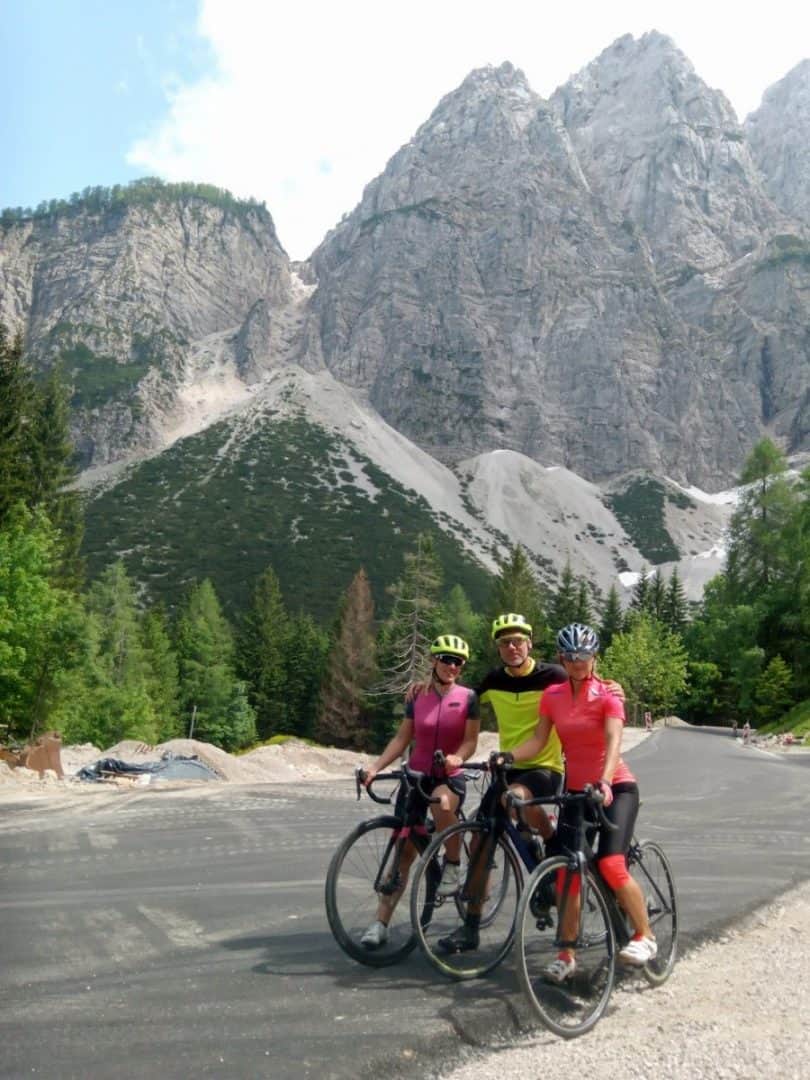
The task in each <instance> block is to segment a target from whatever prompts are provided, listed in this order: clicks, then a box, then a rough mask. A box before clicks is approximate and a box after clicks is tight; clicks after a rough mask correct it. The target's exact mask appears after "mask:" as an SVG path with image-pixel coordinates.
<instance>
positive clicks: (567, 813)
mask: <svg viewBox="0 0 810 1080" xmlns="http://www.w3.org/2000/svg"><path fill="white" fill-rule="evenodd" d="M638 808H639V793H638V784H635V783H633V782H631V781H626V782H624V783H620V784H614V785H613V802H612V803H611V804H610V806H607V807H605V817H606V818H607V819H608V821H612V822H613V824H614V825H617V826H618V828H616V829H599V844H598V846H597V849H596V858H597V859H604V858H605V856H606V855H626V854H627V852H628V849H629V847H630V841H631V840H632V839H633V830H634V829H635V827H636V818H637V817H638ZM578 812H579V808H578V807H577V806H570V807H569V806H564V807H563V808H562V810H561V812H560V820H559V822H558V824H557V835H556V837H555V845H554V847H555V851H557V850H560V849H561V848H562V847H566V848H571V847H573V846H574V844H575V843H576V830H575V823H576V821H577V814H578ZM596 830H597V826H596V825H593V826H591V827H589V828H588V830H587V832H586V836H587V839H588V843H589V844H593V841H594V837H595V835H596Z"/></svg>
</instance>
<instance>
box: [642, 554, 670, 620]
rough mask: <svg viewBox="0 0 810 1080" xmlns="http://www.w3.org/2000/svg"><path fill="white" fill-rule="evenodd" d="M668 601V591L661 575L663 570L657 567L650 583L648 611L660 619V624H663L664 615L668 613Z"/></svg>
mask: <svg viewBox="0 0 810 1080" xmlns="http://www.w3.org/2000/svg"><path fill="white" fill-rule="evenodd" d="M666 599H667V589H666V585H664V579H663V577H662V575H661V568H660V567H656V569H655V573H654V574H653V576H652V578H651V580H650V582H649V590H648V593H647V606H646V609H645V610H646V611H647V613H648V614H649V615H652V617H653V618H654V619H658V621H659V622H663V620H664V613H665V611H666Z"/></svg>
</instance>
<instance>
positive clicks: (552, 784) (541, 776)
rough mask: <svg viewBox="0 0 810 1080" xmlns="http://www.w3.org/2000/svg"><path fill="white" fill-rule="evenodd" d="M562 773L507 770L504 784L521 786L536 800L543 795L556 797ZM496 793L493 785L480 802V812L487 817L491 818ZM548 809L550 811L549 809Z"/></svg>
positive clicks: (539, 770) (551, 770)
mask: <svg viewBox="0 0 810 1080" xmlns="http://www.w3.org/2000/svg"><path fill="white" fill-rule="evenodd" d="M562 781H563V777H562V773H559V772H557V770H556V769H545V768H543V769H507V770H506V783H507V786H508V787H511V786H512V785H513V784H522V785H523V787H525V788H528V789H529V791H530V792H531V793H532V796H533V797H534V798H536V799H539V798H541V797H542V796H543V795H557V794H558V793H559V791H560V789H561V788H562ZM496 794H497V793H496V791H495V788H494V786H493V785H490V787H489V788H488V789H487V790H486V791H485V792H484V797H483V799H482V800H481V807H480V812H481V813H482V814H485V815H486V816H487V817H491V816H492V809H493V802H494V800H495V798H496ZM549 809H551V808H550V807H549Z"/></svg>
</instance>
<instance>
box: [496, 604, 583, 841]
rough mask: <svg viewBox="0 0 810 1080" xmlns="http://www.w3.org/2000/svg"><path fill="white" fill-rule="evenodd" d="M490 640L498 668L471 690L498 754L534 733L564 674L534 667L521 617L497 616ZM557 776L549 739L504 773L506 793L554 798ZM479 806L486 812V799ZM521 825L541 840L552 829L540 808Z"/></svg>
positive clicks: (555, 667)
mask: <svg viewBox="0 0 810 1080" xmlns="http://www.w3.org/2000/svg"><path fill="white" fill-rule="evenodd" d="M492 639H493V641H494V642H495V645H496V647H497V649H498V653H499V655H500V657H501V660H502V666H500V667H497V668H493V669H492V671H490V672H489V673H488V674H487V675H485V676H484V678H483V680H482V681H481V683H480V684H479V685H478V686H476V687H475V690H476V693H477V694H478V698H479V701H480V702H481V705H482V706H484V707H486V706H489V708H491V710H492V713H493V714H494V717H495V722H496V724H497V727H498V741H499V745H500V749H501V750H511V749H512V748H513V747H515V746H520V744H521V743H522V742H525V741H526V739H528V738H530V737H531V735H533V734H534V730H535V728H536V727H537V717H538V713H539V708H540V698H541V696H542V694H543V691H544V690H545V689H546V687H547V686H553V685H554V684H555V683H564V682H565V681H566V679H567V675H566V673H565V668H563V667H561V666H560V665H559V664H545V663H542V662H539V663H538V662H537V661H536V660H535V659H534V658H533V657H532V656H531V655H530V654H531V648H532V627H531V624H530V623H529V621H528V620H527V619H526V618H525V617H524V616H523V615H518V614H516V613H515V612H509V613H508V614H506V615H499V616H498V617H497V618H496V619H495V620H494V621H493V623H492ZM563 771H564V765H563V756H562V747H561V746H560V740H559V739H558V738H556V737H555V738H553V739H549V740H548V741H547V743H546V745H545V746H544V747H543V749H542V751H541V752H540V753H538V754H536V755H535V757H533V758H532V759H531V760H530V761H522V762H521V765H520V768H519V769H509V770H508V771H507V774H506V779H507V780H508V782H509V790H510V791H513V792H514V793H515V794H516V795H517V796H518V797H519V798H521V799H531V798H537V797H540V796H542V795H554V794H556V792H557V791H559V789H560V787H561V785H562V778H563ZM482 807H483V809H484V810H489V807H487V805H486V799H485V801H484V803H482ZM526 820H527V821H528V823H529V824H530V825H531V826H532V827H533V828H535V829H537V830H538V831H539V833H540V835H541V836H542V837H543V839H544V840H549V839H550V838H551V836H552V834H553V831H554V829H553V826H552V824H551V822H550V821H549V819H548V816H547V814H546V813H545V811H544V810H543V809H542V808H541V807H539V806H537V807H532V808H531V809H530V810H528V811H526Z"/></svg>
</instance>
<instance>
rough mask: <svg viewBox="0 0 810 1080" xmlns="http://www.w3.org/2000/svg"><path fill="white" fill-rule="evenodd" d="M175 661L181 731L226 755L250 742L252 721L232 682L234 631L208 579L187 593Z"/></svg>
mask: <svg viewBox="0 0 810 1080" xmlns="http://www.w3.org/2000/svg"><path fill="white" fill-rule="evenodd" d="M177 655H178V661H179V665H180V699H181V705H182V713H181V715H182V717H183V720H184V726H185V724H188V725H189V730H191V731H192V733H193V735H194V737H195V738H198V739H203V740H206V741H208V742H212V743H214V744H215V745H216V746H221V747H223V748H224V749H225V750H237V749H239V748H240V747H244V746H249V745H250V743H252V742H254V741H255V739H256V716H255V713H254V712H253V709H252V707H251V705H250V703H249V701H248V698H247V688H246V686H245V683H243V682H242V681H241V680H239V679H238V678H237V676H236V670H235V646H234V640H233V631H232V630H231V627H230V625H229V624H228V621H227V619H226V618H225V616H224V615H223V613H222V608H221V607H220V603H219V599H218V598H217V594H216V592H215V590H214V586H213V585H212V584H211V582H210V581H208V580H207V579H206V580H205V581H203V582H201V583H200V584H199V585H195V586H194V587H193V588H192V589H191V592H190V593H189V596H188V598H187V600H186V602H185V604H184V605H183V607H182V609H181V612H180V616H179V619H178V628H177ZM192 725H193V727H192Z"/></svg>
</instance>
